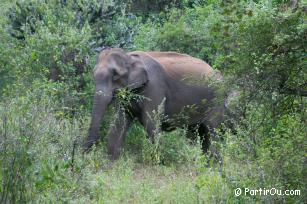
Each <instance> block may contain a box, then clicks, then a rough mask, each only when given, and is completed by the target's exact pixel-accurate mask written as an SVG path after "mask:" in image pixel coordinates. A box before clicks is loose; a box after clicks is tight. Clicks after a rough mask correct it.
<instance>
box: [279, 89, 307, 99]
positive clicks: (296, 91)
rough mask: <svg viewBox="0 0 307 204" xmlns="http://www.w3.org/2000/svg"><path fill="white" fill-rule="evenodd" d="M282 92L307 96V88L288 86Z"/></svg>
mask: <svg viewBox="0 0 307 204" xmlns="http://www.w3.org/2000/svg"><path fill="white" fill-rule="evenodd" d="M280 93H281V94H287V95H296V96H305V97H306V96H307V90H303V89H291V88H287V89H284V90H282V91H281V92H280Z"/></svg>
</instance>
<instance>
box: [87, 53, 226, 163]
mask: <svg viewBox="0 0 307 204" xmlns="http://www.w3.org/2000/svg"><path fill="white" fill-rule="evenodd" d="M170 57H171V56H170ZM192 63H193V62H192ZM165 66H166V65H164V66H163V65H162V64H160V63H159V62H158V61H156V60H155V59H154V58H153V57H151V56H149V55H148V54H146V53H145V52H132V53H125V52H124V51H122V50H120V49H111V50H108V51H103V52H101V53H100V55H99V57H98V60H97V65H96V67H95V69H94V71H93V75H94V81H95V87H96V88H95V94H94V102H93V112H92V115H91V124H90V129H89V134H88V138H87V140H86V142H85V144H84V148H85V150H89V149H90V148H91V147H92V145H93V144H94V143H96V142H97V141H98V140H99V127H100V124H101V121H102V119H103V117H104V115H105V111H106V109H107V106H108V105H109V104H110V103H111V101H112V99H113V96H114V91H115V90H116V89H118V88H121V87H127V86H128V87H129V88H130V89H134V90H135V89H136V90H138V94H140V95H143V96H144V97H145V98H147V99H144V100H142V101H138V102H137V101H134V102H133V105H132V107H130V110H129V114H126V113H124V112H123V111H122V110H119V116H118V117H116V119H115V121H114V123H113V125H111V127H110V130H109V136H108V147H107V148H108V153H109V155H110V156H111V158H112V159H117V158H118V156H119V154H120V150H121V147H122V145H123V141H124V138H125V136H126V133H127V130H128V128H129V126H130V125H131V123H132V121H133V119H135V118H137V119H138V120H139V121H140V123H141V124H142V125H143V126H144V127H145V129H146V131H147V133H148V137H149V138H151V139H152V141H154V129H155V123H154V121H153V119H152V117H151V115H152V112H153V110H157V108H158V106H159V105H160V104H161V103H162V101H163V100H164V99H165V104H164V115H165V116H166V117H167V118H169V119H172V118H175V116H176V115H178V114H179V113H181V112H184V111H183V107H185V106H186V105H193V104H196V108H195V109H194V111H191V113H189V114H188V121H185V123H187V124H185V125H188V127H190V128H192V127H196V126H197V127H199V134H201V135H202V136H203V149H204V151H206V150H207V149H208V146H209V136H208V135H209V134H208V132H209V131H212V130H214V128H216V127H217V126H218V125H219V124H220V123H221V122H222V120H223V114H224V106H223V105H216V104H215V103H216V102H214V99H216V91H215V90H214V89H213V88H210V87H209V86H205V85H202V86H196V85H188V84H187V83H184V82H183V81H182V80H179V79H177V78H176V77H172V76H170V75H169V74H167V72H166V71H165V68H164V67H165ZM187 68H188V67H187ZM203 101H205V103H203ZM169 121H172V120H169ZM174 121H175V120H174ZM180 125H183V124H181V123H180V121H179V122H178V121H177V122H172V123H171V122H168V121H164V122H163V124H162V130H170V129H172V127H173V126H180Z"/></svg>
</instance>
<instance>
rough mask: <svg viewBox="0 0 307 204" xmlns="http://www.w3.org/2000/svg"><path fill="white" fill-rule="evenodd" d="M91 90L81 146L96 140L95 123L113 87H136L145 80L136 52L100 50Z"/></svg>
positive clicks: (110, 95) (96, 129)
mask: <svg viewBox="0 0 307 204" xmlns="http://www.w3.org/2000/svg"><path fill="white" fill-rule="evenodd" d="M93 76H94V82H95V94H94V100H93V110H92V115H91V124H90V129H89V133H88V138H87V140H86V142H85V149H86V150H89V149H90V148H91V146H92V145H93V144H94V143H95V142H96V141H97V140H99V127H100V123H101V120H102V119H103V117H104V114H105V111H106V109H107V106H108V105H109V103H110V102H111V101H112V98H113V95H114V91H115V90H116V89H119V88H123V87H129V88H130V89H136V88H139V87H141V86H143V85H144V84H146V82H147V80H148V78H147V72H146V70H145V65H144V63H143V61H142V60H141V58H140V57H139V56H138V55H137V54H132V55H128V54H127V53H125V52H124V51H123V50H121V49H110V50H105V51H102V52H101V53H100V54H99V56H98V58H97V64H96V66H95V68H94V70H93Z"/></svg>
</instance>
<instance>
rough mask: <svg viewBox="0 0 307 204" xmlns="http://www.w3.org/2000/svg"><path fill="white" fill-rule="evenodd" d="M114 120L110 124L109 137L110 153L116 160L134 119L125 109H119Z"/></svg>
mask: <svg viewBox="0 0 307 204" xmlns="http://www.w3.org/2000/svg"><path fill="white" fill-rule="evenodd" d="M115 117H116V118H115V120H114V122H113V123H112V124H111V126H110V130H109V137H108V154H109V155H110V156H111V159H113V160H115V159H117V158H118V156H119V154H120V150H121V148H122V145H123V142H124V138H125V136H126V134H127V131H128V129H129V127H130V125H131V122H132V119H131V118H130V117H129V116H128V115H127V114H126V113H125V111H124V110H120V111H118V114H116V116H115Z"/></svg>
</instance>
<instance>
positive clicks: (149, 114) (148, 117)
mask: <svg viewBox="0 0 307 204" xmlns="http://www.w3.org/2000/svg"><path fill="white" fill-rule="evenodd" d="M164 102H165V100H164V99H163V98H162V97H161V98H158V99H156V100H152V101H150V102H149V103H146V104H144V110H143V111H142V118H141V123H142V124H143V126H144V127H145V130H146V132H147V134H148V138H149V139H150V140H151V141H152V143H154V139H155V138H154V137H155V134H156V131H161V130H160V129H161V127H160V126H161V125H162V121H159V120H162V118H163V117H164V112H165V110H164ZM161 111H162V112H161ZM157 114H159V115H157Z"/></svg>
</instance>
